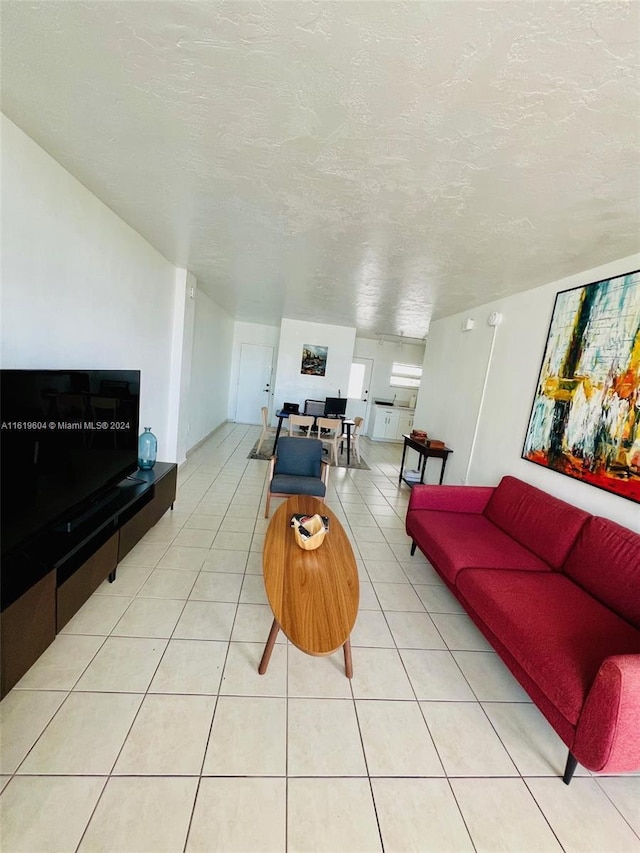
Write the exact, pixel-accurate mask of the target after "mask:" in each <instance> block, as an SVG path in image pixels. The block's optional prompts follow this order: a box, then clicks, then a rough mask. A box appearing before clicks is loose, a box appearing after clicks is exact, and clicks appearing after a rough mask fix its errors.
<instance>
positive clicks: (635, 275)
mask: <svg viewBox="0 0 640 853" xmlns="http://www.w3.org/2000/svg"><path fill="white" fill-rule="evenodd" d="M522 456H523V458H524V459H528V460H530V461H531V462H535V463H537V464H538V465H544V466H546V467H547V468H552V469H553V470H554V471H559V472H560V473H562V474H567V475H568V476H570V477H575V478H576V479H578V480H582V481H583V482H585V483H590V484H591V485H594V486H598V487H599V488H601V489H606V490H607V491H609V492H614V493H615V494H616V495H620V496H621V497H624V498H628V499H629V500H632V501H636V502H638V503H640V271H635V272H631V273H628V274H626V275H621V276H618V277H616V278H611V279H605V280H604V281H596V282H594V283H593V284H587V285H585V286H584V287H576V288H574V289H573V290H564V291H562V292H561V293H558V295H557V296H556V301H555V305H554V309H553V316H552V318H551V326H550V328H549V335H548V337H547V345H546V348H545V353H544V358H543V360H542V367H541V369H540V378H539V380H538V387H537V390H536V394H535V397H534V400H533V407H532V410H531V418H530V420H529V428H528V430H527V437H526V439H525V444H524V449H523V452H522Z"/></svg>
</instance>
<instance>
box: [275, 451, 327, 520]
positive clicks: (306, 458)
mask: <svg viewBox="0 0 640 853" xmlns="http://www.w3.org/2000/svg"><path fill="white" fill-rule="evenodd" d="M328 479H329V463H328V462H325V461H324V460H323V458H322V442H321V441H319V440H318V439H317V438H313V439H311V441H298V439H297V438H291V437H290V436H285V437H283V438H281V439H280V440H279V441H278V453H277V455H276V456H273V457H272V458H271V463H270V465H269V484H268V486H267V504H266V506H265V510H264V517H265V518H269V507H270V504H271V498H272V497H276V498H290V497H291V496H292V495H313V497H315V498H319V499H320V500H321V501H322V502H323V503H324V498H325V495H326V493H327V481H328Z"/></svg>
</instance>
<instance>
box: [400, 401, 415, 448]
mask: <svg viewBox="0 0 640 853" xmlns="http://www.w3.org/2000/svg"><path fill="white" fill-rule="evenodd" d="M413 414H414V409H412V410H411V411H410V412H407V411H402V410H401V411H400V412H399V417H398V434H397V435H396V438H397V439H398V441H402V436H403V435H409V434H410V433H411V430H412V429H413Z"/></svg>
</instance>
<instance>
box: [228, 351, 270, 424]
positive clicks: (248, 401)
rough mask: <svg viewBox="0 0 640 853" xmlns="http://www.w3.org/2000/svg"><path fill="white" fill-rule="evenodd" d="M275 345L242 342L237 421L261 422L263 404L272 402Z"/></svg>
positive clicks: (244, 422) (241, 422)
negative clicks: (267, 345)
mask: <svg viewBox="0 0 640 853" xmlns="http://www.w3.org/2000/svg"><path fill="white" fill-rule="evenodd" d="M272 371H273V347H266V346H259V345H257V344H242V346H241V348H240V370H239V372H238V398H237V403H236V423H239V424H261V423H262V416H261V414H260V409H261V408H262V406H266V407H267V408H269V404H270V403H271V373H272Z"/></svg>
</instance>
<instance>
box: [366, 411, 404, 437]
mask: <svg viewBox="0 0 640 853" xmlns="http://www.w3.org/2000/svg"><path fill="white" fill-rule="evenodd" d="M373 414H374V417H373V426H372V429H371V433H370V436H369V437H370V438H371V439H373V440H374V441H402V436H403V435H404V434H405V433H408V432H411V430H412V429H413V414H414V410H413V409H399V408H393V407H391V406H374V413H373Z"/></svg>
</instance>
